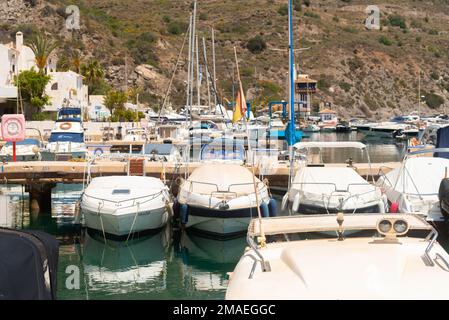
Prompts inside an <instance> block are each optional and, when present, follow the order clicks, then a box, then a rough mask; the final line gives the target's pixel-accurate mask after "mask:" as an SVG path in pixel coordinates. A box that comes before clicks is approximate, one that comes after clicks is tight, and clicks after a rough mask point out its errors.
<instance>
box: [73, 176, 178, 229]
mask: <svg viewBox="0 0 449 320" xmlns="http://www.w3.org/2000/svg"><path fill="white" fill-rule="evenodd" d="M169 200H170V195H169V193H168V189H167V187H166V186H165V185H164V183H163V182H162V181H161V180H160V179H157V178H151V177H133V176H115V177H114V176H112V177H100V178H94V179H93V180H92V182H91V183H90V184H89V186H88V187H87V188H86V190H85V191H84V194H83V196H82V201H81V211H82V213H83V215H84V219H85V222H86V226H87V227H88V228H90V229H94V230H98V231H101V232H104V233H106V234H110V235H113V236H119V237H120V236H129V235H130V234H132V233H137V232H143V231H147V230H155V229H160V228H162V227H163V226H164V225H165V224H166V223H167V221H168V217H169V212H170V210H169V208H170V207H169Z"/></svg>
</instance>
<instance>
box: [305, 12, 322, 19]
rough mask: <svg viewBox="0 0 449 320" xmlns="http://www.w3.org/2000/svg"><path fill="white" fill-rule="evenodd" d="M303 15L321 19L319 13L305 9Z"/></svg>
mask: <svg viewBox="0 0 449 320" xmlns="http://www.w3.org/2000/svg"><path fill="white" fill-rule="evenodd" d="M304 15H305V16H306V17H311V18H314V19H321V17H320V15H319V14H316V13H315V12H312V11H306V12H304Z"/></svg>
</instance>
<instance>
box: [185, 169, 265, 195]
mask: <svg viewBox="0 0 449 320" xmlns="http://www.w3.org/2000/svg"><path fill="white" fill-rule="evenodd" d="M187 181H188V182H187V183H186V185H188V187H189V188H191V189H190V190H191V192H193V193H201V194H207V195H209V194H211V193H213V192H217V191H218V192H220V191H221V192H226V191H230V192H236V193H238V194H251V193H254V184H253V174H252V172H251V171H249V170H248V169H247V168H245V167H242V166H239V165H235V164H208V165H203V166H201V167H199V168H198V169H196V170H195V171H194V172H193V173H192V174H191V175H190V177H189V178H188V180H187ZM256 183H257V184H258V187H259V188H260V187H261V186H262V185H261V184H262V183H261V181H260V180H259V179H258V178H257V177H256Z"/></svg>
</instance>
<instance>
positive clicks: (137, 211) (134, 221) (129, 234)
mask: <svg viewBox="0 0 449 320" xmlns="http://www.w3.org/2000/svg"><path fill="white" fill-rule="evenodd" d="M139 206H140V203H139V202H137V206H136V214H135V215H134V220H133V223H132V225H131V229H130V230H129V233H128V237H127V238H126V243H128V240H129V237H130V236H131V234H132V232H133V229H134V224H135V223H136V220H137V216H138V215H139Z"/></svg>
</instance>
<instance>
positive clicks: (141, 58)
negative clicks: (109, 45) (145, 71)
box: [126, 32, 158, 65]
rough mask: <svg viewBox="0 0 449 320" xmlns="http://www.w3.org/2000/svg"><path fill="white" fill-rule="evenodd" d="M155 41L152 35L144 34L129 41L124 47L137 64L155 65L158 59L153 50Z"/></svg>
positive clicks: (149, 33)
mask: <svg viewBox="0 0 449 320" xmlns="http://www.w3.org/2000/svg"><path fill="white" fill-rule="evenodd" d="M156 41H157V37H156V35H155V34H154V33H152V32H145V33H142V34H140V35H139V36H138V37H136V38H135V39H131V40H129V41H128V42H127V43H126V45H127V47H128V49H129V51H130V52H131V55H132V57H133V58H134V61H135V62H136V63H137V64H152V65H157V61H158V57H157V55H156V52H155V49H154V44H155V43H156Z"/></svg>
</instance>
